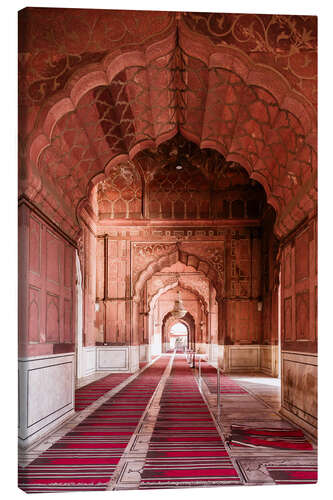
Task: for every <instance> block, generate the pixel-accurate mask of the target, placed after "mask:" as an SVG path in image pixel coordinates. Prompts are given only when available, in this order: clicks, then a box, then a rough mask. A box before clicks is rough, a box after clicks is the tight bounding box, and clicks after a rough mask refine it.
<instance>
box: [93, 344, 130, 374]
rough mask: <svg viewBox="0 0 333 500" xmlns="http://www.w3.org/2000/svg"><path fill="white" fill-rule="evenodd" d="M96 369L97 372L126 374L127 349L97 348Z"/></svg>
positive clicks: (116, 347)
mask: <svg viewBox="0 0 333 500" xmlns="http://www.w3.org/2000/svg"><path fill="white" fill-rule="evenodd" d="M96 368H97V370H98V371H103V370H106V371H115V372H123V371H124V372H127V371H128V370H129V347H128V346H97V347H96Z"/></svg>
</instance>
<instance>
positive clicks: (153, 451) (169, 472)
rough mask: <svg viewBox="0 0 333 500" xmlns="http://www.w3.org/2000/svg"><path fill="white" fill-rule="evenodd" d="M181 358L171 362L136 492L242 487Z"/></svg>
mask: <svg viewBox="0 0 333 500" xmlns="http://www.w3.org/2000/svg"><path fill="white" fill-rule="evenodd" d="M240 483H241V481H240V478H239V476H238V473H237V471H236V469H235V468H234V467H233V465H232V462H231V460H230V459H229V456H228V453H227V451H226V450H225V447H224V445H223V442H222V441H221V438H220V436H219V434H218V432H217V430H216V427H215V425H214V422H213V420H212V417H211V415H210V413H209V411H208V408H207V406H206V404H205V402H204V400H203V399H202V397H201V395H200V392H199V389H198V386H197V384H196V382H195V379H194V376H193V374H192V372H191V369H190V368H189V366H188V364H187V363H186V361H185V356H181V355H178V356H176V357H175V360H174V364H173V368H172V371H171V375H170V377H169V378H168V381H167V383H166V386H165V389H164V391H163V394H162V398H161V402H160V412H159V415H158V419H157V422H156V425H155V428H154V432H153V435H152V438H151V441H150V444H149V450H148V454H147V458H146V463H145V466H144V469H143V472H142V474H141V483H140V486H139V489H150V488H175V487H184V486H210V485H226V484H240Z"/></svg>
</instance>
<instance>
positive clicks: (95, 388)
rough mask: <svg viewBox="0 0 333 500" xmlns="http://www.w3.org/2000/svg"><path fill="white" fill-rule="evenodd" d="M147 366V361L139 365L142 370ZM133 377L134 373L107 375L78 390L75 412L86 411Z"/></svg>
mask: <svg viewBox="0 0 333 500" xmlns="http://www.w3.org/2000/svg"><path fill="white" fill-rule="evenodd" d="M146 364H147V361H142V362H141V363H140V365H139V368H140V370H141V369H142V368H143V367H144V366H146ZM132 375H133V373H112V374H111V375H106V376H105V377H103V378H101V379H99V380H96V381H95V382H91V384H87V385H85V386H84V387H81V388H80V389H77V390H76V391H75V411H81V410H84V409H85V408H87V406H89V405H91V403H94V402H95V401H97V399H98V398H100V397H101V396H103V395H104V394H105V393H106V392H108V391H111V389H114V388H115V387H117V385H119V384H121V383H122V382H124V380H126V379H127V378H129V377H131V376H132Z"/></svg>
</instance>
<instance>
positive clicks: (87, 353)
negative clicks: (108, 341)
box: [81, 346, 96, 377]
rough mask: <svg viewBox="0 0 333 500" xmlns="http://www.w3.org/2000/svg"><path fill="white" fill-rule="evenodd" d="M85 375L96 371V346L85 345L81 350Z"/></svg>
mask: <svg viewBox="0 0 333 500" xmlns="http://www.w3.org/2000/svg"><path fill="white" fill-rule="evenodd" d="M81 359H82V372H83V375H82V376H83V377H86V376H87V375H91V374H92V373H94V372H95V371H96V347H95V346H88V347H83V348H82V351H81Z"/></svg>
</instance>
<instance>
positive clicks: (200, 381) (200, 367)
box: [199, 357, 201, 385]
mask: <svg viewBox="0 0 333 500" xmlns="http://www.w3.org/2000/svg"><path fill="white" fill-rule="evenodd" d="M199 384H200V385H201V357H200V358H199Z"/></svg>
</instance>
